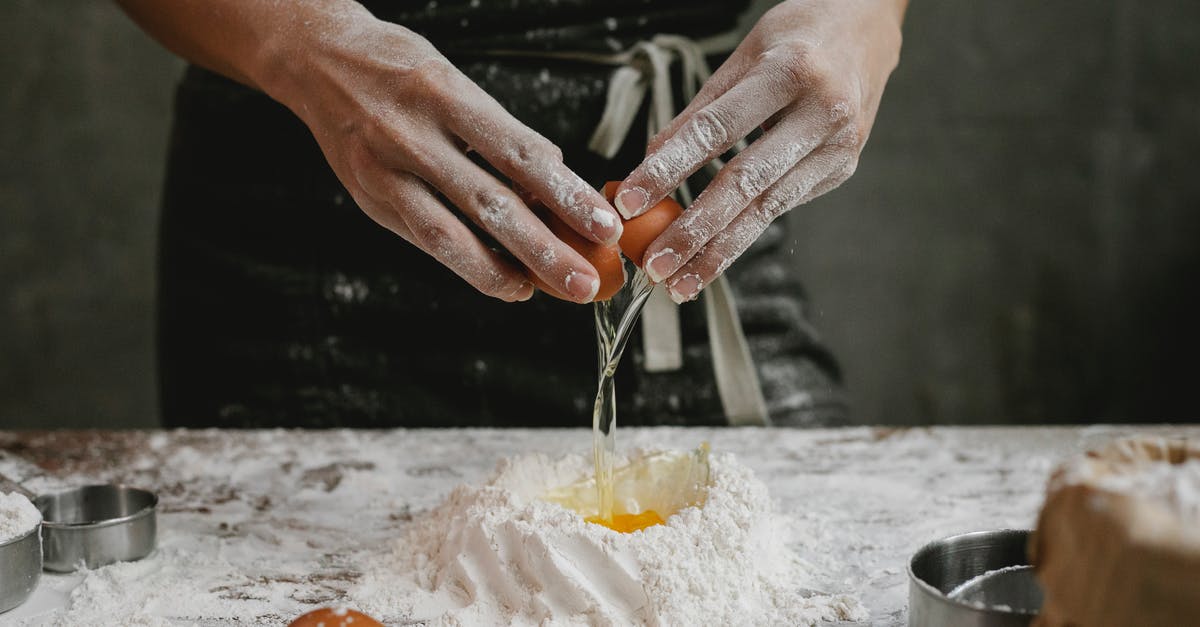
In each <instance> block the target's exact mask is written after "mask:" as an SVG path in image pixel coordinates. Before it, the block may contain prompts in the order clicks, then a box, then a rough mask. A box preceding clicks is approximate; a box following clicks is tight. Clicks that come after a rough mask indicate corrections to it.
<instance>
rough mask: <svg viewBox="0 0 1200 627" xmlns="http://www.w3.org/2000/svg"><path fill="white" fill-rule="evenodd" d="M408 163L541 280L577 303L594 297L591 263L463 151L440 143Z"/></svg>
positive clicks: (596, 286) (595, 278)
mask: <svg viewBox="0 0 1200 627" xmlns="http://www.w3.org/2000/svg"><path fill="white" fill-rule="evenodd" d="M431 143H434V142H431ZM411 167H413V172H414V173H415V174H416V175H417V176H419V177H421V178H422V179H424V180H425V181H427V182H428V183H429V184H430V185H432V186H433V187H434V188H436V189H437V190H438V191H440V192H441V193H442V195H444V196H445V197H446V198H447V199H448V200H449V201H450V203H451V204H453V205H454V206H455V207H457V208H458V209H459V210H460V211H461V212H462V213H463V214H464V215H466V216H467V217H468V218H470V219H471V220H472V221H474V222H475V223H476V224H478V225H479V226H480V228H482V229H483V230H485V231H487V232H488V233H489V234H491V235H492V237H494V238H496V241H497V242H499V243H500V245H501V246H503V247H504V248H505V249H506V250H508V252H510V253H512V255H513V256H514V257H516V258H517V259H519V260H520V261H521V263H523V264H524V265H525V267H527V268H529V269H530V271H532V272H533V273H534V274H536V275H537V276H538V277H539V278H541V280H542V281H544V282H546V283H547V284H548V285H553V286H555V288H556V289H560V290H562V292H563V293H565V294H566V295H568V296H569V297H570V300H572V301H574V302H577V303H589V302H591V301H592V299H593V298H595V296H596V292H597V290H598V289H599V286H600V276H599V274H598V273H597V271H596V269H595V268H594V267H592V265H591V264H590V263H588V262H587V260H586V259H584V258H583V256H582V255H580V254H579V253H578V252H577V251H576V250H575V249H574V248H572V247H571V246H569V245H567V244H566V243H565V242H563V241H562V240H561V239H559V238H558V237H556V236H555V235H554V233H552V232H551V231H550V229H549V227H547V226H546V224H545V223H544V222H542V220H541V219H540V218H538V217H537V216H536V215H535V214H534V213H533V212H532V211H530V210H529V208H528V207H526V206H525V204H524V203H523V202H521V199H520V198H519V197H518V196H517V194H516V192H514V191H513V190H512V189H511V188H509V187H508V186H506V185H504V184H502V183H501V182H500V181H498V180H496V178H495V177H493V176H492V175H491V174H488V173H487V172H485V171H484V170H483V169H482V168H480V167H479V166H478V165H476V164H475V163H473V162H472V161H471V160H470V159H469V158H468V157H467V156H466V155H464V154H463V153H461V152H459V151H457V150H455V149H454V148H453V147H452V146H451V145H450V144H449V143H447V145H446V147H445V149H441V150H430V151H428V152H427V153H426V155H425V156H424V157H421V158H417V159H415V160H414V162H413V163H412V164H411Z"/></svg>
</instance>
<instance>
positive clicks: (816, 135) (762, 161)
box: [645, 109, 829, 283]
mask: <svg viewBox="0 0 1200 627" xmlns="http://www.w3.org/2000/svg"><path fill="white" fill-rule="evenodd" d="M818 126H820V127H823V126H824V124H823V123H819V124H818ZM813 127H814V121H813V120H812V119H810V116H809V115H806V114H805V111H804V110H803V109H800V110H796V111H794V112H793V113H792V115H791V116H789V117H788V118H787V119H786V121H784V122H783V123H781V124H780V125H779V127H777V128H776V129H775V130H773V131H772V132H770V133H767V134H766V135H764V136H763V137H760V138H759V139H758V140H757V141H755V142H754V143H753V144H751V145H750V147H749V148H747V149H746V150H744V151H742V153H741V154H739V155H738V156H737V157H734V158H733V160H731V161H730V162H729V164H728V165H726V166H725V167H724V168H722V169H721V171H720V172H718V173H717V175H716V176H715V177H714V178H713V180H712V182H710V183H709V184H708V187H707V188H705V190H704V192H703V193H701V194H700V196H699V197H698V198H696V201H695V202H694V203H692V206H691V207H689V208H688V210H687V211H686V212H684V214H683V215H682V216H681V217H680V218H679V219H678V220H676V221H675V222H673V223H672V224H671V226H669V227H667V229H666V230H665V231H663V233H662V234H661V235H659V237H658V238H657V239H656V240H655V241H654V242H653V243H651V244H650V247H649V248H648V249H647V250H646V266H645V267H646V273H647V275H648V276H649V277H650V280H651V281H653V282H655V283H661V282H662V280H663V279H665V278H666V277H669V276H671V275H672V274H675V272H676V271H677V270H679V268H680V267H681V266H682V265H683V264H684V263H686V262H687V261H688V260H689V259H691V258H692V256H693V255H695V254H696V251H698V250H700V247H701V246H703V245H704V244H706V243H707V242H708V241H709V240H710V239H712V238H713V236H715V235H716V234H717V233H719V232H720V231H721V230H722V229H724V228H725V227H727V226H729V223H730V222H731V221H733V219H734V218H735V217H736V216H737V215H738V214H740V213H741V212H742V210H744V209H745V208H746V207H747V206H749V204H750V203H751V202H752V201H753V200H754V199H755V198H758V197H759V196H760V195H762V194H763V193H764V192H765V191H766V190H767V189H768V188H769V187H770V186H771V185H774V184H775V182H776V181H778V180H779V179H780V178H781V177H782V176H783V175H784V174H786V173H787V172H789V171H791V170H792V168H794V167H796V165H797V164H798V163H799V162H800V161H801V160H802V159H803V158H804V157H806V156H807V155H808V154H809V153H810V152H812V150H813V149H814V148H816V147H817V146H818V145H820V144H821V143H823V142H824V141H825V140H826V139H828V138H829V135H827V134H822V133H828V131H820V132H812V131H810V130H809V129H811V128H813Z"/></svg>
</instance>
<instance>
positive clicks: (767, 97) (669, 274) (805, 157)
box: [616, 0, 907, 303]
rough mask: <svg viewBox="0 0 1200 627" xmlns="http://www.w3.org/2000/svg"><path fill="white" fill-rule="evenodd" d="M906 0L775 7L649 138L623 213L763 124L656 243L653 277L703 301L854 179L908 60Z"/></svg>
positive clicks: (629, 182)
mask: <svg viewBox="0 0 1200 627" xmlns="http://www.w3.org/2000/svg"><path fill="white" fill-rule="evenodd" d="M906 4H907V2H906V0H789V1H788V2H784V3H782V4H780V5H778V6H776V7H775V8H773V9H771V10H770V11H768V12H767V13H766V14H765V15H763V17H762V18H761V19H760V20H759V21H758V24H756V25H755V27H754V29H753V30H751V31H750V34H749V35H747V36H746V38H745V40H743V41H742V43H741V45H739V46H738V47H737V49H736V50H735V51H734V52H733V54H732V55H730V57H729V59H728V60H727V61H726V62H725V63H724V64H723V65H721V67H720V68H719V69H717V71H716V72H715V73H714V74H713V75H712V77H711V78H709V79H708V81H707V82H706V83H705V84H704V87H703V88H702V89H701V90H700V93H698V94H697V95H696V98H695V99H694V100H693V101H692V102H691V103H690V104H689V105H688V107H687V108H686V109H684V111H683V112H682V113H680V114H679V116H677V117H676V118H675V119H674V120H673V121H672V122H671V124H670V125H669V126H667V128H665V129H663V130H662V131H661V132H660V133H658V135H656V136H655V137H654V138H653V139H652V140H651V141H650V146H649V150H648V151H647V156H646V158H645V160H644V161H642V163H641V165H639V166H638V167H637V168H636V169H635V170H634V171H633V173H631V174H630V175H629V177H628V178H626V179H625V181H624V182H622V183H621V185H620V187H619V188H618V189H617V202H616V206H617V209H618V210H619V211H620V212H621V213H622V215H624V216H625V217H627V218H629V217H633V216H636V215H640V214H641V213H643V212H645V211H646V210H647V209H648V208H649V207H653V206H654V205H655V203H657V202H658V201H659V200H661V199H663V198H664V197H666V196H667V195H668V194H670V193H671V192H672V191H673V190H674V189H675V188H676V187H678V186H679V184H680V183H681V182H683V181H684V180H685V179H686V178H687V177H688V176H690V175H691V174H692V173H694V172H696V171H697V170H699V169H700V168H701V167H703V166H704V165H705V164H706V163H708V162H709V161H711V160H712V159H714V158H716V157H718V156H720V155H721V154H722V153H724V152H725V151H727V150H729V148H730V147H731V146H733V145H734V144H735V143H736V142H737V141H738V140H739V139H742V138H744V137H746V136H747V135H748V134H750V133H751V132H752V131H753V130H754V129H755V128H756V127H761V128H762V129H763V130H764V131H765V132H764V133H763V135H762V137H760V138H759V139H758V140H756V141H755V142H754V143H753V144H751V145H750V147H749V148H747V149H746V150H744V151H742V153H741V154H739V155H738V156H736V157H735V158H734V159H733V160H731V161H730V162H729V163H728V164H727V165H726V166H725V167H724V168H723V169H722V170H721V171H720V173H718V174H717V176H716V177H715V178H714V179H713V180H712V182H711V183H710V184H709V185H708V187H707V188H706V189H705V190H704V192H703V193H702V194H700V196H699V197H698V198H696V200H695V202H693V203H692V205H691V206H690V207H688V209H687V211H685V212H684V213H683V215H682V216H680V218H679V219H678V220H676V221H675V222H674V223H672V224H671V226H670V227H668V228H667V230H666V231H664V232H663V233H662V235H660V236H659V237H658V239H656V240H655V241H654V243H652V244H651V245H650V247H649V248H648V249H647V251H646V257H645V267H646V271H647V273H648V274H649V276H650V280H651V281H653V282H655V283H665V284H666V286H667V289H668V292H669V294H670V296H671V299H672V300H674V301H675V302H677V303H681V302H684V301H688V300H692V299H694V298H696V296H697V294H699V293H700V290H701V289H702V288H703V287H704V286H705V285H708V284H709V283H711V282H712V281H713V280H714V279H715V278H716V277H718V276H719V275H720V274H721V273H722V272H724V271H725V269H726V268H728V267H729V264H731V263H733V261H734V260H735V259H737V257H738V256H739V255H741V254H742V253H743V252H744V251H745V250H746V249H747V248H749V246H750V244H752V243H753V242H754V240H756V239H758V237H759V236H760V235H761V234H762V233H763V231H765V230H766V228H767V226H768V225H770V224H771V222H772V221H774V220H775V218H778V217H779V216H780V215H783V214H784V213H785V212H787V211H788V210H789V209H791V208H792V207H794V206H796V205H799V204H803V203H805V202H808V201H809V200H812V199H813V198H816V197H817V196H820V195H821V194H824V193H825V192H828V191H830V190H832V189H834V188H835V187H837V186H838V185H841V184H842V182H843V181H845V180H846V179H847V178H849V177H850V175H851V174H853V173H854V170H855V168H856V167H857V165H858V155H859V153H860V152H861V151H862V148H863V144H864V142H865V141H866V139H867V135H868V133H869V132H870V130H871V125H872V123H873V122H874V120H875V112H876V110H877V109H878V107H879V99H880V97H881V96H882V94H883V87H884V84H885V83H886V82H887V78H888V76H889V75H890V74H891V72H892V70H893V69H894V68H895V67H896V63H897V61H898V59H899V54H900V22H901V19H902V16H903V12H904V6H905V5H906Z"/></svg>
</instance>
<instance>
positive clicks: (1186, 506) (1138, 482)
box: [1095, 459, 1200, 523]
mask: <svg viewBox="0 0 1200 627" xmlns="http://www.w3.org/2000/svg"><path fill="white" fill-rule="evenodd" d="M1095 483H1096V485H1097V486H1098V487H1102V488H1105V489H1108V490H1113V491H1115V492H1123V493H1127V494H1133V495H1136V496H1138V497H1140V498H1142V499H1146V500H1148V501H1153V502H1155V503H1159V504H1161V505H1162V506H1164V507H1166V508H1168V509H1169V510H1170V511H1171V512H1172V513H1174V514H1175V515H1177V516H1179V517H1180V518H1181V519H1183V520H1185V521H1189V522H1192V523H1200V460H1197V459H1190V460H1187V461H1185V462H1183V463H1181V464H1169V463H1166V462H1152V463H1144V464H1141V465H1139V466H1137V467H1136V469H1135V470H1134V471H1132V472H1129V473H1126V474H1110V475H1105V476H1103V477H1101V478H1100V479H1098V480H1097V481H1096V482H1095Z"/></svg>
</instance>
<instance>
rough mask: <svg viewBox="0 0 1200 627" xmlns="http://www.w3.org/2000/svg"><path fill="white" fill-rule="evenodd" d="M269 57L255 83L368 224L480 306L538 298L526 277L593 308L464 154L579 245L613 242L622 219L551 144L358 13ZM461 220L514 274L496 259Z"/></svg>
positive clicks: (568, 256)
mask: <svg viewBox="0 0 1200 627" xmlns="http://www.w3.org/2000/svg"><path fill="white" fill-rule="evenodd" d="M306 26H307V25H306ZM267 48H268V49H269V50H270V54H271V55H272V58H273V61H272V62H271V63H272V66H273V67H272V69H271V71H270V72H268V73H266V75H267V76H268V77H269V80H265V81H263V82H264V83H266V85H265V89H266V91H267V92H268V94H270V95H271V96H273V97H275V98H276V99H277V100H279V101H281V102H283V103H284V104H285V105H287V106H288V107H289V108H291V109H292V110H293V111H294V112H295V113H296V114H297V115H298V116H300V118H301V119H302V120H304V122H305V124H307V125H308V127H309V129H311V130H312V133H313V135H314V136H315V137H316V139H317V142H318V143H319V144H320V146H321V149H322V150H323V151H324V154H325V157H326V159H328V161H329V164H330V165H331V166H332V167H333V170H334V172H335V173H336V174H337V176H338V178H339V179H340V180H341V182H342V183H343V184H344V185H345V186H346V188H347V190H349V192H350V194H351V195H352V196H353V197H354V200H355V201H356V202H357V203H358V205H359V206H360V207H362V209H363V210H364V211H365V212H366V213H367V215H369V216H370V217H371V218H372V219H374V220H375V221H376V222H378V223H379V224H381V225H383V226H384V227H386V228H388V229H390V230H392V231H393V232H395V233H396V234H397V235H399V236H400V237H402V238H404V239H405V240H408V241H409V242H411V243H412V244H413V245H415V246H417V247H419V248H420V249H422V250H424V251H425V252H427V253H429V254H430V255H432V256H433V257H435V258H436V259H437V260H438V261H440V262H441V263H442V264H444V265H446V266H447V267H448V268H450V269H451V270H453V271H454V272H455V273H456V274H458V275H459V276H460V277H462V278H463V279H465V280H466V281H467V282H468V283H470V284H471V285H472V286H474V287H475V288H476V289H478V290H479V291H481V292H483V293H484V294H488V295H490V296H494V297H496V298H500V299H502V300H506V301H518V300H526V299H528V298H529V297H530V296H531V295H532V294H533V290H534V287H533V284H532V283H531V282H530V281H529V279H528V278H527V277H526V275H525V271H524V268H528V269H529V270H530V271H532V272H533V273H535V274H536V275H537V276H538V277H539V278H541V279H542V280H543V281H545V282H546V283H547V284H549V285H553V286H556V289H558V290H559V291H560V292H561V293H563V294H565V295H567V296H569V297H570V298H571V299H573V300H574V301H576V302H580V303H585V302H589V301H591V300H592V298H593V297H594V296H595V294H596V290H597V287H598V286H599V278H598V275H597V273H596V270H595V269H594V268H593V267H592V266H591V265H590V264H589V263H588V262H587V261H585V260H584V258H583V257H582V256H580V255H579V253H577V252H576V251H575V250H574V249H572V248H571V247H570V246H568V245H566V244H564V243H563V242H562V241H561V240H559V239H558V238H557V237H555V236H554V235H553V234H552V233H551V232H550V230H549V228H547V227H546V226H545V224H543V222H542V221H541V220H540V219H539V218H538V217H537V216H535V215H534V214H533V212H531V211H530V210H529V208H528V207H526V205H525V204H523V203H522V202H521V200H520V199H519V198H518V197H517V195H516V194H515V193H514V192H513V191H512V190H511V189H510V188H509V186H508V185H506V184H505V183H503V182H501V181H499V180H497V179H496V178H495V177H493V176H492V175H491V174H489V173H488V172H487V171H485V170H484V169H483V168H481V167H479V166H478V165H476V164H475V163H474V162H472V160H471V158H469V157H468V156H467V152H468V151H474V152H476V153H478V154H479V156H480V157H482V158H483V159H484V160H486V161H487V162H488V163H489V164H491V165H492V166H493V167H495V168H496V169H497V170H498V171H499V172H501V173H502V174H503V175H505V176H507V177H510V178H511V179H512V180H513V181H515V182H516V183H517V184H519V185H520V186H521V187H523V188H524V189H525V190H527V191H528V192H530V193H532V194H533V195H534V196H536V197H537V198H538V199H539V200H540V201H542V202H543V203H544V204H545V205H546V206H547V207H548V208H549V209H550V210H551V211H553V212H554V213H555V214H556V215H558V216H559V217H560V218H562V219H563V220H564V221H565V222H566V223H567V224H569V225H570V226H571V227H572V228H573V229H575V230H576V231H578V232H579V233H580V234H581V235H583V236H585V237H587V238H588V239H591V240H593V241H597V242H604V243H610V242H615V241H616V240H617V238H618V237H619V236H620V234H621V228H622V227H621V220H620V218H619V217H618V216H617V214H616V212H615V211H614V210H613V209H612V207H611V206H610V205H609V204H608V203H607V202H606V201H605V200H604V197H603V196H601V195H600V194H599V192H597V191H596V190H595V189H593V188H592V187H591V186H590V185H588V184H587V183H585V182H584V181H583V180H582V179H580V178H579V177H578V176H576V175H575V174H574V173H573V172H572V171H571V170H570V169H568V168H567V167H566V166H565V165H563V162H562V153H561V151H560V150H559V149H558V148H557V147H556V146H555V145H553V144H552V143H551V142H550V141H549V140H547V139H546V138H544V137H542V136H541V135H539V134H538V133H536V132H534V131H533V130H531V129H529V128H527V127H526V126H524V125H523V124H521V123H520V122H518V121H517V120H516V119H515V118H513V117H512V116H511V115H510V114H509V113H508V112H507V111H505V110H504V108H503V107H501V106H500V104H499V103H498V102H496V101H495V100H494V99H493V98H492V97H491V96H489V95H488V94H487V93H485V92H484V91H483V90H482V89H480V88H479V87H478V86H477V85H475V84H474V83H473V82H471V80H470V79H469V78H467V77H466V76H465V75H463V74H462V73H461V72H459V71H458V70H457V69H456V68H455V67H454V66H452V65H451V64H450V63H449V62H448V61H447V60H446V59H445V57H443V56H442V55H441V54H440V53H438V52H437V50H435V49H434V47H433V46H432V45H431V44H429V43H428V42H427V41H426V40H424V39H423V38H421V37H419V36H418V35H416V34H415V33H413V32H411V31H409V30H407V29H405V28H403V27H401V26H397V25H395V24H389V23H386V22H382V21H379V20H376V19H375V18H373V17H371V16H370V15H369V14H367V13H366V12H365V11H361V12H348V13H347V15H345V16H344V17H343V19H341V20H333V21H332V23H329V24H322V25H319V26H313V27H309V28H300V29H298V30H296V31H293V32H292V33H290V34H286V35H285V36H284V37H277V40H276V41H275V42H272V43H271V45H269V46H268V47H267ZM439 194H440V197H439ZM464 219H469V220H471V221H473V222H474V223H475V224H477V225H478V226H479V227H480V228H481V229H483V230H484V231H486V232H487V233H488V234H490V235H491V236H492V237H493V238H495V240H496V242H498V243H499V244H500V245H501V246H502V247H504V248H505V249H506V250H507V251H508V252H509V253H511V255H512V257H515V258H516V259H517V260H518V261H519V263H514V262H513V261H512V260H511V259H509V258H507V257H506V256H505V255H503V254H500V253H498V252H496V251H494V250H491V249H490V248H489V247H488V246H487V245H486V244H485V243H484V242H483V241H482V240H481V239H480V238H479V237H477V236H476V235H475V234H474V233H472V231H471V230H470V229H469V228H468V227H467V225H466V224H465V223H464V222H463V220H464ZM522 264H523V265H524V268H522V267H521V266H522Z"/></svg>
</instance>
